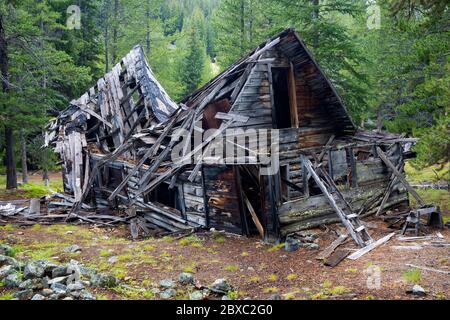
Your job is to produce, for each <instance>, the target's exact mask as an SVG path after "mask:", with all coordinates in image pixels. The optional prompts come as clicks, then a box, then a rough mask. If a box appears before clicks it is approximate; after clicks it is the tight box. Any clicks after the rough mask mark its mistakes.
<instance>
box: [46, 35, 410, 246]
mask: <svg viewBox="0 0 450 320" xmlns="http://www.w3.org/2000/svg"><path fill="white" fill-rule="evenodd" d="M237 117H238V118H239V117H240V119H245V120H243V121H232V120H233V119H236V118H237ZM199 124H200V125H199ZM180 128H183V129H185V130H187V132H188V133H189V134H188V140H191V139H192V136H194V135H195V132H197V131H200V132H203V131H205V130H208V129H219V130H225V129H230V128H241V129H268V130H276V132H277V134H278V136H279V150H278V151H279V153H278V154H279V168H278V170H277V171H276V174H274V175H263V174H262V170H263V169H264V166H265V165H264V164H262V163H259V162H258V161H257V162H255V163H252V164H236V165H233V164H231V165H230V164H214V163H212V164H198V163H194V164H178V163H174V162H173V161H171V158H170V153H171V151H172V150H173V149H174V147H175V146H176V144H177V141H178V140H177V138H179V137H176V133H175V132H176V130H177V129H180ZM221 132H222V133H223V132H225V131H220V132H219V133H221ZM174 136H175V138H174ZM48 140H49V141H53V142H54V143H55V144H56V146H57V151H58V152H59V153H60V154H61V157H62V159H63V162H64V168H65V171H64V186H65V189H66V191H67V192H69V193H72V194H74V195H75V200H76V201H77V203H79V206H78V209H79V208H81V207H82V206H83V205H89V206H93V207H97V208H100V209H102V208H103V210H105V209H106V208H109V209H110V210H122V211H124V212H126V214H129V215H131V217H132V218H133V221H135V223H134V225H133V226H132V229H133V228H134V229H135V230H138V229H139V228H140V230H141V231H144V230H146V229H151V228H152V227H158V228H163V229H166V230H169V231H172V232H173V231H176V230H179V229H187V228H193V227H194V228H195V227H200V228H215V229H217V230H226V231H229V232H234V233H239V234H246V235H250V234H258V233H259V234H261V236H262V237H264V238H265V239H266V240H270V239H273V240H277V239H280V238H284V237H286V236H287V235H289V234H292V233H295V232H297V231H300V230H304V229H308V228H312V227H317V226H319V225H322V224H327V223H335V222H339V221H340V218H339V216H338V215H337V214H336V212H335V209H334V208H333V207H332V206H330V204H329V201H328V200H327V197H326V195H324V192H323V190H322V189H321V188H320V187H319V186H318V185H317V182H316V181H315V180H314V179H312V177H311V174H310V173H309V172H308V171H307V170H306V169H305V163H304V161H302V158H303V159H309V160H310V161H312V162H311V163H314V168H320V170H322V171H321V172H322V175H326V178H327V179H328V186H334V187H333V188H334V190H335V191H339V193H340V194H341V195H342V196H343V198H344V199H342V200H343V201H344V202H345V203H346V204H347V205H348V207H349V208H351V211H352V212H354V213H356V214H358V215H359V216H360V217H364V216H367V215H370V214H374V213H377V212H378V213H381V212H384V211H386V210H394V209H396V208H402V207H407V206H408V193H407V192H406V190H405V189H404V188H403V187H402V185H401V184H399V183H398V182H396V181H395V179H394V180H393V179H392V178H393V177H392V173H391V171H390V170H389V169H388V168H387V167H386V166H385V164H384V163H383V162H382V161H381V159H380V158H379V157H378V153H377V150H378V149H377V148H380V149H379V150H383V151H382V152H384V153H385V154H386V155H387V156H388V158H389V159H390V160H391V161H392V163H394V164H395V166H397V168H398V169H399V170H400V171H402V170H403V165H404V160H405V159H406V158H407V157H410V156H411V155H412V153H411V152H410V151H409V150H407V148H406V146H405V142H408V140H405V139H401V137H398V136H395V135H392V134H386V133H383V134H382V133H372V132H364V131H360V130H358V129H357V128H356V126H355V124H354V122H353V121H352V119H351V117H350V115H349V113H348V112H347V110H346V107H345V105H344V103H343V101H342V99H341V98H340V96H339V95H338V93H337V92H336V89H335V88H334V86H333V84H332V83H331V82H330V80H329V79H328V78H327V77H326V75H325V74H324V73H323V71H322V70H321V68H320V66H319V64H318V63H317V62H316V61H315V60H314V58H313V56H312V55H311V53H310V52H309V51H308V49H307V48H306V46H305V44H304V43H303V41H302V40H301V39H300V37H299V36H298V34H297V33H296V32H295V30H293V29H288V30H285V31H283V32H282V33H280V34H278V35H276V36H274V37H273V38H271V39H269V40H268V41H266V42H264V43H263V44H261V45H260V46H258V47H257V48H256V49H255V50H254V51H252V52H251V53H249V54H248V55H247V56H245V57H243V58H242V59H240V60H239V61H237V62H236V63H234V64H233V65H231V66H230V67H229V68H228V69H227V70H225V71H224V72H222V73H221V74H220V75H218V76H217V77H216V78H214V79H213V80H211V81H210V82H209V83H207V84H206V85H205V86H203V87H202V88H200V89H199V90H197V91H196V92H194V93H192V94H191V95H190V96H188V97H186V98H185V99H183V101H182V102H181V103H180V104H179V105H177V104H175V103H174V102H173V101H172V100H171V99H170V98H169V97H168V95H167V94H166V93H165V91H164V89H163V88H162V87H161V85H160V84H159V83H158V82H157V80H156V79H155V77H154V76H153V73H152V72H151V69H150V67H149V65H148V63H147V62H146V60H145V56H144V54H143V52H142V49H141V48H140V47H136V48H135V49H133V51H132V52H130V54H129V55H127V56H126V57H125V58H124V59H123V60H122V61H121V62H120V63H119V64H118V65H117V66H116V67H115V68H114V69H113V71H112V72H110V73H108V74H107V75H105V77H104V78H102V79H100V80H99V81H98V83H97V85H96V86H94V87H93V88H91V90H89V92H88V93H86V94H85V95H84V96H83V97H81V98H80V99H79V100H77V101H74V102H72V103H71V106H70V107H69V108H68V109H66V110H65V111H64V112H63V113H62V114H61V116H60V117H59V118H58V119H57V120H56V121H55V122H54V123H53V124H52V125H51V127H50V130H49V139H48ZM209 143H210V141H205V142H204V143H203V144H202V145H201V146H200V149H199V150H200V153H202V152H203V151H204V150H205V149H206V148H208V145H209ZM332 191H333V190H330V192H332ZM137 232H138V231H135V233H137Z"/></svg>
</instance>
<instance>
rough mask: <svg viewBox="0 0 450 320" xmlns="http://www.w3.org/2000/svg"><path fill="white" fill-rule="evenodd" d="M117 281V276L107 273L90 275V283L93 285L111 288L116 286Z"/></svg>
mask: <svg viewBox="0 0 450 320" xmlns="http://www.w3.org/2000/svg"><path fill="white" fill-rule="evenodd" d="M117 283H118V280H117V278H116V277H114V276H111V275H108V274H103V273H98V274H95V275H93V276H92V277H91V285H92V286H93V287H100V288H113V287H115V286H117Z"/></svg>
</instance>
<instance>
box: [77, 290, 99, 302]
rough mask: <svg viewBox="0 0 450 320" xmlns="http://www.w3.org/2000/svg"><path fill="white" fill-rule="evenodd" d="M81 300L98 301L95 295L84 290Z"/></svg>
mask: <svg viewBox="0 0 450 320" xmlns="http://www.w3.org/2000/svg"><path fill="white" fill-rule="evenodd" d="M80 299H81V300H96V299H95V297H94V295H93V294H92V293H90V292H89V291H87V290H82V291H81V292H80Z"/></svg>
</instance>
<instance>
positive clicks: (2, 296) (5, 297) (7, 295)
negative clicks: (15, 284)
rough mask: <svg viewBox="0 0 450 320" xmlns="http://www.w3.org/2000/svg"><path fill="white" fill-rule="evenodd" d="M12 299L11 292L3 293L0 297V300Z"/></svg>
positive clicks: (12, 294)
mask: <svg viewBox="0 0 450 320" xmlns="http://www.w3.org/2000/svg"><path fill="white" fill-rule="evenodd" d="M12 299H14V293H12V292H4V293H3V294H1V295H0V300H12Z"/></svg>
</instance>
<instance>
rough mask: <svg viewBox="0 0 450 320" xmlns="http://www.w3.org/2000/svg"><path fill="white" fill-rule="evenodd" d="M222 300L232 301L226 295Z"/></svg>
mask: <svg viewBox="0 0 450 320" xmlns="http://www.w3.org/2000/svg"><path fill="white" fill-rule="evenodd" d="M222 300H231V299H230V297H229V296H226V295H225V296H223V297H222Z"/></svg>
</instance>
